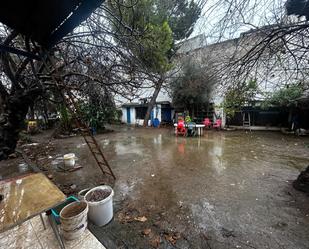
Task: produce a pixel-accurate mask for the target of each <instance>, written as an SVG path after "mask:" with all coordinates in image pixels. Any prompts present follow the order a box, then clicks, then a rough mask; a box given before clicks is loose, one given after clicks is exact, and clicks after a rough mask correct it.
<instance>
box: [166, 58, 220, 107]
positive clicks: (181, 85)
mask: <svg viewBox="0 0 309 249" xmlns="http://www.w3.org/2000/svg"><path fill="white" fill-rule="evenodd" d="M216 81H217V79H216V77H215V76H214V75H213V74H212V72H211V71H210V69H208V68H205V67H201V66H200V65H199V64H196V63H194V62H192V61H191V60H189V61H187V62H184V65H183V66H182V72H181V75H180V76H179V77H177V78H175V79H174V80H173V81H172V82H171V84H170V86H171V95H172V99H173V104H174V105H175V106H180V107H184V108H186V109H190V108H191V107H192V106H194V105H198V104H206V103H209V100H210V94H211V91H212V88H213V86H214V85H215V83H216Z"/></svg>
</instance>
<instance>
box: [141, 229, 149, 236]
mask: <svg viewBox="0 0 309 249" xmlns="http://www.w3.org/2000/svg"><path fill="white" fill-rule="evenodd" d="M150 233H151V229H150V228H146V229H144V230H143V232H142V234H143V235H145V236H148V235H149V234H150Z"/></svg>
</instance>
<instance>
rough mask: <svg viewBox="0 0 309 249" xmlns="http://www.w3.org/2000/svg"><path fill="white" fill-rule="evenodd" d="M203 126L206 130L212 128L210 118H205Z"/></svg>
mask: <svg viewBox="0 0 309 249" xmlns="http://www.w3.org/2000/svg"><path fill="white" fill-rule="evenodd" d="M203 124H204V125H205V127H206V128H210V127H211V121H210V119H209V118H205V119H204V122H203Z"/></svg>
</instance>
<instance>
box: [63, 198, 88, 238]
mask: <svg viewBox="0 0 309 249" xmlns="http://www.w3.org/2000/svg"><path fill="white" fill-rule="evenodd" d="M87 213H88V204H87V203H86V202H84V201H81V202H73V203H71V204H69V205H67V206H65V207H64V208H63V209H62V210H61V212H60V221H61V224H60V228H61V233H62V235H63V237H64V238H65V239H67V240H74V239H77V238H80V236H81V235H82V234H83V233H84V231H85V229H86V227H87Z"/></svg>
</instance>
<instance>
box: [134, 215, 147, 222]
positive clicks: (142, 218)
mask: <svg viewBox="0 0 309 249" xmlns="http://www.w3.org/2000/svg"><path fill="white" fill-rule="evenodd" d="M134 220H136V221H139V222H145V221H147V218H146V217H145V216H140V217H136V218H134Z"/></svg>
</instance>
